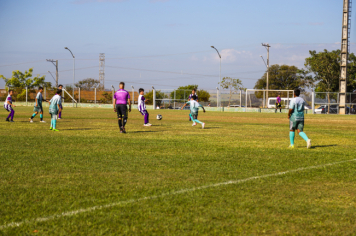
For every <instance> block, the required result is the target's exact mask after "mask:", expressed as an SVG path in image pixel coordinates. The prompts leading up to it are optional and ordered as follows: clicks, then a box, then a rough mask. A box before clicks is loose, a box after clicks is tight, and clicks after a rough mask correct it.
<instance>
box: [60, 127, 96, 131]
mask: <svg viewBox="0 0 356 236" xmlns="http://www.w3.org/2000/svg"><path fill="white" fill-rule="evenodd" d="M63 130H66V131H77V130H93V128H78V129H63Z"/></svg>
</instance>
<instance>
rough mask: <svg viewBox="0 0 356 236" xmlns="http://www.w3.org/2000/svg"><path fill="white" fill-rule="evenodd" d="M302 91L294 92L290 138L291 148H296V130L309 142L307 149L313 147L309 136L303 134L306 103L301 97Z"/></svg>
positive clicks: (289, 114) (290, 118)
mask: <svg viewBox="0 0 356 236" xmlns="http://www.w3.org/2000/svg"><path fill="white" fill-rule="evenodd" d="M299 95H300V90H299V89H295V90H294V98H293V99H292V100H291V103H290V105H289V112H288V118H289V130H290V132H289V138H290V146H289V147H290V148H294V137H295V130H298V133H299V135H300V137H302V138H303V139H304V140H305V141H306V142H307V148H310V147H311V140H310V139H308V137H307V135H306V134H305V133H304V132H303V128H304V106H305V105H306V102H305V101H304V99H303V98H301V97H299Z"/></svg>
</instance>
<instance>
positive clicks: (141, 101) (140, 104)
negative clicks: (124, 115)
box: [137, 88, 151, 126]
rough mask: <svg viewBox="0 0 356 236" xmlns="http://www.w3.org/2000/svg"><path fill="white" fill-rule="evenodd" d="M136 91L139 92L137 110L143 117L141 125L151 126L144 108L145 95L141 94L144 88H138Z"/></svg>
mask: <svg viewBox="0 0 356 236" xmlns="http://www.w3.org/2000/svg"><path fill="white" fill-rule="evenodd" d="M138 92H139V93H140V96H138V106H137V108H138V111H139V112H141V114H142V115H143V116H144V119H145V124H144V125H143V126H151V124H150V123H149V122H148V119H149V116H150V115H149V114H148V112H147V110H146V105H145V100H146V99H145V97H144V96H143V94H144V93H145V90H144V89H143V88H140V89H139V90H138Z"/></svg>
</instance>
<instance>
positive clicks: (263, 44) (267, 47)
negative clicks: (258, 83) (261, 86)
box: [262, 43, 271, 104]
mask: <svg viewBox="0 0 356 236" xmlns="http://www.w3.org/2000/svg"><path fill="white" fill-rule="evenodd" d="M262 46H263V47H265V48H266V50H267V86H266V87H267V88H266V90H267V95H266V104H267V103H268V74H269V48H270V47H271V46H269V44H268V43H267V44H266V43H262Z"/></svg>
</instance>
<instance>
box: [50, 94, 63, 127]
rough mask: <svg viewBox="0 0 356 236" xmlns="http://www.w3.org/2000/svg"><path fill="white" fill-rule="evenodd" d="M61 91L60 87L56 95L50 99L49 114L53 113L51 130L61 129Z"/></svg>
mask: <svg viewBox="0 0 356 236" xmlns="http://www.w3.org/2000/svg"><path fill="white" fill-rule="evenodd" d="M61 93H62V90H61V89H58V90H57V92H56V95H54V96H53V98H52V99H51V100H50V101H49V114H50V115H51V126H50V128H49V129H50V130H53V131H59V130H58V129H56V128H57V115H58V113H60V112H61V110H62V109H61V103H62V101H61V98H62V97H61Z"/></svg>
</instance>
